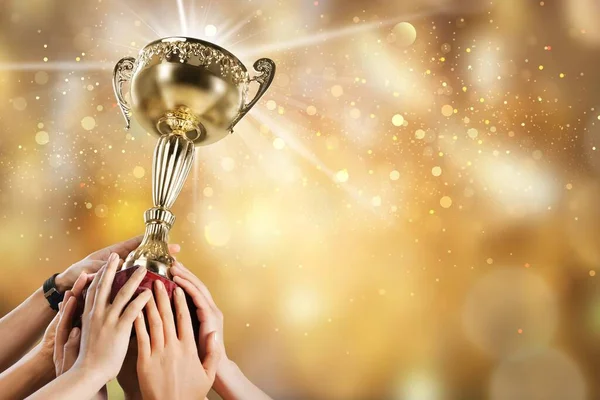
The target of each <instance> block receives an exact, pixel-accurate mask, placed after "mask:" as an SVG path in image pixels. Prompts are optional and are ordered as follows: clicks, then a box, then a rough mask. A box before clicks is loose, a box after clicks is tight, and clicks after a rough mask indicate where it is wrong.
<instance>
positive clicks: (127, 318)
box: [119, 289, 152, 332]
mask: <svg viewBox="0 0 600 400" xmlns="http://www.w3.org/2000/svg"><path fill="white" fill-rule="evenodd" d="M151 297H152V291H150V290H148V289H144V291H143V292H142V293H140V294H139V295H138V297H136V298H135V299H134V300H133V301H132V302H131V303H129V305H128V306H127V308H126V309H125V311H123V315H121V318H120V319H119V325H120V326H121V327H126V328H127V329H128V332H131V329H132V328H133V321H135V318H136V317H137V316H138V314H139V313H141V312H142V310H143V309H144V306H145V305H146V304H147V303H148V300H150V298H151Z"/></svg>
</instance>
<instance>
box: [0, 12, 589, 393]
mask: <svg viewBox="0 0 600 400" xmlns="http://www.w3.org/2000/svg"><path fill="white" fill-rule="evenodd" d="M599 17H600V5H598V3H597V2H596V1H594V0H544V1H537V0H501V1H500V0H485V1H484V0H410V1H383V0H372V1H368V2H367V1H359V0H352V1H350V0H315V1H308V0H302V1H300V0H290V1H266V0H243V1H242V0H239V1H238V0H236V1H233V0H229V1H210V0H172V1H158V0H149V1H142V0H127V1H125V0H123V1H117V0H81V1H75V0H69V1H65V0H63V1H49V0H28V1H22V0H3V1H1V2H0V249H1V254H2V261H3V262H2V265H1V266H0V315H2V314H5V313H7V312H8V311H10V310H11V309H13V308H14V307H15V306H16V305H18V304H19V303H20V302H21V301H22V300H23V299H24V298H26V297H27V296H28V295H29V294H30V293H32V292H33V291H34V290H35V289H37V288H38V287H39V286H40V285H41V284H42V282H43V281H44V280H45V279H46V278H47V277H48V276H49V275H51V274H52V273H54V272H58V271H61V270H63V269H64V268H66V267H68V266H69V265H70V264H71V263H73V262H75V261H77V260H79V259H81V258H82V257H84V256H85V255H86V254H88V253H90V252H92V251H93V250H96V249H98V248H100V247H103V246H105V245H108V244H110V243H113V242H116V241H120V240H123V239H126V238H128V237H131V236H135V235H137V234H140V233H142V232H143V228H144V225H143V218H142V214H143V212H144V210H146V209H147V208H148V207H150V206H151V204H152V199H151V159H152V152H153V148H154V145H155V143H156V138H155V137H154V136H152V135H150V134H149V133H147V132H145V131H144V130H143V129H142V128H140V127H139V126H138V125H135V124H134V126H133V127H132V129H131V130H130V131H125V129H124V121H123V118H122V116H121V115H120V112H119V110H118V107H117V105H116V103H115V99H114V96H113V91H112V68H113V66H114V64H115V63H116V61H117V60H118V59H120V58H121V57H124V56H128V55H130V56H136V54H137V52H138V51H139V50H140V49H141V48H142V47H143V46H144V45H145V44H147V43H148V42H150V41H152V40H155V39H157V38H160V37H165V36H174V35H188V36H193V37H199V38H204V39H206V40H209V41H213V42H216V43H218V44H220V45H222V46H224V47H226V48H227V49H229V50H230V51H232V52H233V53H234V54H236V55H237V56H238V57H240V59H241V60H242V61H243V62H244V63H245V64H246V65H247V66H248V67H249V68H250V67H251V65H252V63H253V62H254V60H256V59H257V58H260V57H264V56H268V57H271V58H272V59H274V60H275V62H276V63H277V68H278V70H277V76H276V78H275V81H274V84H273V86H272V88H271V90H270V91H269V92H268V93H267V94H266V95H265V97H264V98H263V99H262V100H261V101H260V103H259V104H258V105H257V106H256V107H255V108H254V109H253V110H252V111H251V113H250V114H249V116H248V117H246V118H245V119H244V120H243V121H242V122H241V123H240V124H239V125H238V128H236V133H235V134H234V135H232V136H230V137H228V138H226V139H225V140H223V141H221V142H219V143H217V144H214V145H211V146H208V147H202V148H198V149H197V163H196V164H195V166H194V168H193V171H192V174H191V176H190V178H189V179H188V182H187V184H186V186H185V188H184V190H183V191H182V193H181V195H180V196H179V199H178V201H177V203H176V205H175V207H174V212H175V214H176V215H177V222H176V224H175V226H174V228H173V230H172V235H171V242H172V243H180V244H181V245H182V253H181V256H180V259H181V260H182V261H183V262H184V263H185V264H186V265H187V266H188V267H189V268H190V269H192V270H193V271H194V272H195V273H197V274H198V276H199V277H200V278H201V279H202V280H203V281H204V282H205V283H206V285H207V286H208V287H209V289H210V290H211V292H212V294H213V296H214V298H215V300H216V302H217V304H218V305H219V306H220V308H221V310H222V311H223V313H224V315H225V342H226V346H227V349H228V353H229V356H230V357H231V358H232V359H233V360H235V361H236V362H237V363H238V364H239V365H240V366H241V368H242V369H243V371H245V372H246V374H247V375H248V376H249V377H250V378H251V379H252V380H253V381H255V382H256V383H257V384H258V385H259V386H261V387H262V388H264V389H265V391H267V392H268V393H270V394H271V395H272V396H274V397H275V398H278V399H306V400H310V399H402V400H442V399H457V400H458V399H460V400H467V399H492V400H518V399H528V400H537V399H540V400H541V399H544V400H554V399H556V400H559V399H560V400H563V399H568V400H580V399H597V398H600V383H598V382H599V381H598V379H597V376H596V374H597V371H598V369H599V368H600V292H599V291H598V279H600V276H597V272H598V269H599V263H600V207H599V203H600V201H599V200H600V182H599V180H598V174H599V173H600V155H599V152H600V148H599V147H598V146H600V127H599V124H600V109H599V107H600V94H599V93H600V74H599V73H598V63H599V62H600V28H599V27H600V25H599V24H598V23H597V21H598V19H599ZM110 390H111V395H112V398H120V397H122V393H121V392H120V389H119V387H118V386H117V385H116V383H113V384H111V387H110Z"/></svg>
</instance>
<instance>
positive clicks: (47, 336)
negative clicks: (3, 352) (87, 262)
mask: <svg viewBox="0 0 600 400" xmlns="http://www.w3.org/2000/svg"><path fill="white" fill-rule="evenodd" d="M86 283H87V277H86V276H85V274H82V276H81V277H80V278H79V279H78V280H77V282H75V285H74V286H73V289H72V290H69V291H67V292H66V293H65V299H66V300H67V301H68V300H69V298H70V297H71V296H77V295H79V294H80V293H81V291H82V290H83V288H84V286H85V284H86ZM61 307H62V303H61ZM59 321H60V313H59V314H57V315H56V316H55V317H54V319H53V320H52V322H51V323H50V325H49V326H48V328H47V329H46V332H45V333H44V337H43V338H42V340H41V342H40V343H39V344H38V345H37V346H35V347H34V348H33V349H32V350H31V351H30V352H29V353H27V354H26V355H25V356H24V357H23V358H21V359H20V360H19V361H18V362H17V363H16V364H14V365H13V366H11V367H10V368H9V369H7V370H6V371H4V372H3V373H2V374H0V399H2V400H3V399H22V398H25V397H27V396H29V395H30V394H31V393H33V392H35V391H36V390H38V389H39V388H41V387H42V386H44V385H45V384H47V383H48V382H50V381H51V380H52V379H54V378H55V374H54V365H53V362H52V355H53V352H54V346H55V342H56V328H57V326H58V323H59Z"/></svg>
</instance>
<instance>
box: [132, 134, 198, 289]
mask: <svg viewBox="0 0 600 400" xmlns="http://www.w3.org/2000/svg"><path fill="white" fill-rule="evenodd" d="M194 154H195V151H194V143H193V142H192V141H191V140H190V139H189V138H188V137H187V135H186V132H185V131H183V130H178V129H174V130H173V131H172V132H171V133H168V134H164V135H162V136H161V137H160V139H159V140H158V143H157V145H156V148H155V150H154V164H153V167H152V198H153V200H154V207H152V208H150V209H149V210H148V211H146V212H145V214H144V219H145V221H146V232H145V234H144V238H143V239H142V243H141V244H140V246H139V247H138V248H137V249H136V250H135V251H134V252H132V253H131V254H129V256H128V257H127V259H126V260H125V263H124V264H123V269H126V268H129V267H133V266H143V267H145V268H147V269H148V270H150V271H152V272H155V273H157V274H158V275H160V276H163V277H166V278H168V279H170V278H171V273H170V272H169V269H170V268H171V267H172V266H173V264H174V263H175V259H174V258H173V257H172V256H171V255H170V254H169V249H168V245H167V242H168V238H169V231H170V230H171V227H172V226H173V224H174V223H175V216H174V215H173V213H172V212H171V211H170V209H171V207H172V206H173V203H175V200H176V199H177V196H178V195H179V193H180V192H181V189H182V188H183V184H184V183H185V180H186V178H187V176H188V175H189V172H190V170H191V168H192V164H193V163H194Z"/></svg>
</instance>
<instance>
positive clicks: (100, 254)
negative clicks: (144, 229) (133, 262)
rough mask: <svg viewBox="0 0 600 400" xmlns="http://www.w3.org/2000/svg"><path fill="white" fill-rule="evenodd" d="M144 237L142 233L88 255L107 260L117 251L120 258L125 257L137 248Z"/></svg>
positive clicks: (92, 257)
mask: <svg viewBox="0 0 600 400" xmlns="http://www.w3.org/2000/svg"><path fill="white" fill-rule="evenodd" d="M143 237H144V236H143V235H140V236H136V237H134V238H131V239H128V240H125V241H123V242H120V243H115V244H112V245H110V246H108V247H105V248H104V249H101V250H98V251H96V252H94V253H92V254H90V255H89V256H88V257H89V258H91V259H94V260H102V261H106V260H108V257H109V256H110V254H111V253H117V254H118V255H119V257H120V258H125V257H127V255H128V254H129V253H130V252H131V251H133V250H135V249H136V248H137V247H138V246H139V245H140V243H142V238H143Z"/></svg>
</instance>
